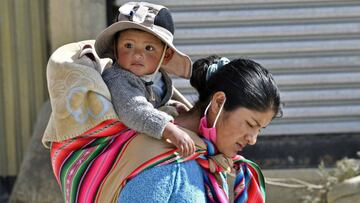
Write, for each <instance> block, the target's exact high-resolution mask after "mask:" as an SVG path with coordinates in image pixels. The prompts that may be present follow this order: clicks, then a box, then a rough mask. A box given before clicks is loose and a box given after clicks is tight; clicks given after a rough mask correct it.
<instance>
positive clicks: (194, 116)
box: [175, 109, 201, 133]
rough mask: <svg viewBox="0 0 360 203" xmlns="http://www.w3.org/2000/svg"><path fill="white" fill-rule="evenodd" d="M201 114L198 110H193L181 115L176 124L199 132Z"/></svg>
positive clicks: (176, 119)
mask: <svg viewBox="0 0 360 203" xmlns="http://www.w3.org/2000/svg"><path fill="white" fill-rule="evenodd" d="M200 118H201V113H200V112H199V111H197V110H194V109H191V110H190V111H188V112H185V113H182V114H180V115H179V116H178V117H176V118H175V122H176V123H177V124H178V125H179V126H181V127H184V128H186V129H188V130H191V131H193V132H196V133H197V132H198V130H199V123H200Z"/></svg>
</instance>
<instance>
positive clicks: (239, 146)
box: [236, 143, 244, 151]
mask: <svg viewBox="0 0 360 203" xmlns="http://www.w3.org/2000/svg"><path fill="white" fill-rule="evenodd" d="M243 148H244V146H243V145H242V144H239V143H236V149H237V151H242V150H243Z"/></svg>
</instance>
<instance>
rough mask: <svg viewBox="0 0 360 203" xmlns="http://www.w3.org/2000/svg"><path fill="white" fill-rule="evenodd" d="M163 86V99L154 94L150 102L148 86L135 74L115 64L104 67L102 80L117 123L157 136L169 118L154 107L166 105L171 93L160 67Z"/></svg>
mask: <svg viewBox="0 0 360 203" xmlns="http://www.w3.org/2000/svg"><path fill="white" fill-rule="evenodd" d="M160 72H161V73H162V76H163V77H162V78H163V81H164V83H165V86H166V92H165V95H164V97H163V98H159V97H158V96H155V101H151V99H150V97H151V95H150V88H151V85H150V86H146V85H145V82H144V81H143V80H141V79H140V77H138V76H136V75H135V74H133V73H131V72H129V71H127V70H125V69H122V68H120V67H118V66H112V67H109V68H106V69H105V70H104V72H103V73H102V77H103V80H104V81H105V83H106V85H107V86H108V88H109V91H110V93H111V101H112V103H113V106H114V109H115V111H116V113H117V115H118V116H119V119H120V121H121V122H123V123H124V124H125V125H126V126H127V127H129V128H131V129H133V130H135V131H137V132H141V133H145V134H147V135H149V136H151V137H154V138H157V139H160V138H161V137H162V133H163V131H164V129H165V126H166V124H167V123H168V122H170V121H171V120H173V118H172V117H171V116H170V115H168V114H166V113H164V112H162V111H159V110H157V109H156V108H158V107H160V106H163V105H164V104H166V103H167V102H168V101H169V100H170V98H171V95H172V82H171V79H170V77H169V76H168V75H167V74H166V73H165V72H164V71H162V70H161V69H160Z"/></svg>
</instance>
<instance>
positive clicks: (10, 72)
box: [0, 0, 47, 176]
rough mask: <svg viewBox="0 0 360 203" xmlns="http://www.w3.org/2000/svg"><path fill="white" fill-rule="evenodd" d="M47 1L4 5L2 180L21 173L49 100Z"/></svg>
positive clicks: (0, 36)
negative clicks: (37, 121) (38, 117)
mask: <svg viewBox="0 0 360 203" xmlns="http://www.w3.org/2000/svg"><path fill="white" fill-rule="evenodd" d="M45 7H46V5H45V0H35V1H26V0H15V1H13V0H1V2H0V50H1V51H0V176H12V175H16V174H17V173H18V169H19V166H20V164H21V161H22V158H23V155H24V152H25V150H26V149H27V148H28V144H29V140H30V137H31V133H32V126H33V124H34V122H35V119H36V113H37V111H38V110H40V108H41V106H42V104H43V102H44V100H45V99H46V97H47V93H46V89H45V87H46V81H45V66H46V60H47V51H46V50H47V46H46V29H45V28H46V27H45V25H46V23H45Z"/></svg>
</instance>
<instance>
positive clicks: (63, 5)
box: [49, 0, 106, 52]
mask: <svg viewBox="0 0 360 203" xmlns="http://www.w3.org/2000/svg"><path fill="white" fill-rule="evenodd" d="M105 27H106V1H104V0H76V1H72V0H51V1H49V32H50V37H49V38H50V46H51V50H52V52H53V51H54V50H55V49H56V48H58V47H60V46H62V45H64V44H67V43H71V42H75V41H80V40H86V39H94V38H95V37H96V36H97V35H98V34H99V33H100V32H101V30H103V29H104V28H105Z"/></svg>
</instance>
